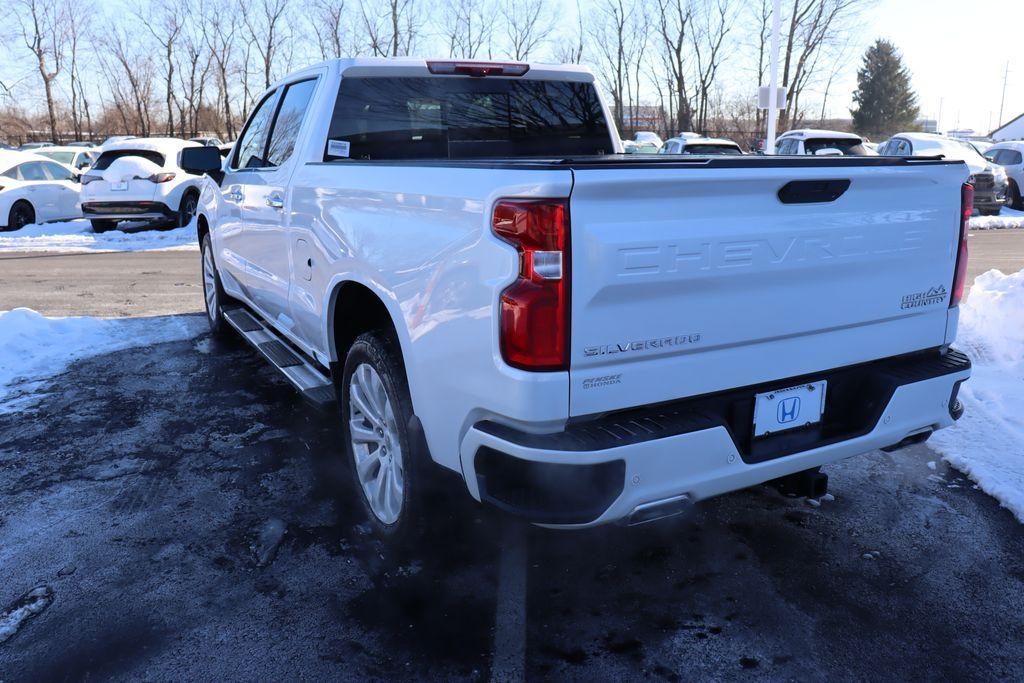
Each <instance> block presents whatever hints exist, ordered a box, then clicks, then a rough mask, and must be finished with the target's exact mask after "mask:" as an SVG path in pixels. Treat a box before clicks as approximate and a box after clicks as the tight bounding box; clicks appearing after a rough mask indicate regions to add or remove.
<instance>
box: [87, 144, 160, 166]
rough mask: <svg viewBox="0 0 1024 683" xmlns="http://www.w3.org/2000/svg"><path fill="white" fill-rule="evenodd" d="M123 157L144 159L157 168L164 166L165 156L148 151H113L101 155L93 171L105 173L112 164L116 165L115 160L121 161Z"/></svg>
mask: <svg viewBox="0 0 1024 683" xmlns="http://www.w3.org/2000/svg"><path fill="white" fill-rule="evenodd" d="M121 157H142V158H143V159H148V160H149V161H152V162H153V163H154V164H156V165H157V166H163V165H164V155H163V154H160V153H158V152H151V151H150V150H148V149H112V150H110V151H109V152H104V153H103V154H101V155H100V158H99V159H97V160H96V163H95V164H93V165H92V170H94V171H104V170H106V169H108V168H109V167H110V164H112V163H114V159H120V158H121Z"/></svg>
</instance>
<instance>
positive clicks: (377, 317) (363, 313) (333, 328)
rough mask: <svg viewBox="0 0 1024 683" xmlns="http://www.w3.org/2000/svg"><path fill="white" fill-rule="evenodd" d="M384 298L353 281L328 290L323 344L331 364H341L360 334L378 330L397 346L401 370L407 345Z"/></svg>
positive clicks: (340, 282)
mask: <svg viewBox="0 0 1024 683" xmlns="http://www.w3.org/2000/svg"><path fill="white" fill-rule="evenodd" d="M385 298H387V297H384V296H381V295H380V293H378V292H377V291H375V290H374V289H373V288H372V287H371V286H369V285H367V284H365V283H363V282H359V281H357V280H342V281H339V282H336V283H335V284H334V285H333V287H332V288H331V293H330V296H329V298H328V303H327V307H326V312H327V316H326V323H327V329H326V331H325V332H326V342H327V350H328V353H329V354H330V360H331V362H332V364H334V363H343V362H344V360H345V354H346V353H347V352H348V349H349V348H351V346H352V343H353V342H354V341H355V340H356V338H357V337H358V336H359V335H360V334H363V333H364V332H370V331H372V330H382V331H383V332H384V333H385V334H388V335H389V336H391V337H392V338H393V339H394V340H395V341H396V342H397V343H398V346H399V349H400V350H401V352H402V356H403V358H401V359H400V360H401V361H402V364H403V366H404V364H405V359H404V356H405V352H406V347H407V341H406V340H405V339H403V335H401V334H399V331H398V330H399V328H398V326H397V325H396V323H395V314H394V313H393V312H392V310H391V307H389V306H388V304H387V303H386V301H385Z"/></svg>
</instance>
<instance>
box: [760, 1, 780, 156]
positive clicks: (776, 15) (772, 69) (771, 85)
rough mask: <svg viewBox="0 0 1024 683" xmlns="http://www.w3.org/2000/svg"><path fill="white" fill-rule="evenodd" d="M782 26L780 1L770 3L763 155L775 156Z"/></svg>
mask: <svg viewBox="0 0 1024 683" xmlns="http://www.w3.org/2000/svg"><path fill="white" fill-rule="evenodd" d="M781 24H782V0H773V1H772V52H771V54H770V55H769V56H768V64H769V67H768V74H769V75H768V135H767V137H766V138H765V141H764V152H765V154H775V122H776V121H777V120H778V117H779V110H778V109H777V107H778V104H779V102H778V99H779V31H780V30H781Z"/></svg>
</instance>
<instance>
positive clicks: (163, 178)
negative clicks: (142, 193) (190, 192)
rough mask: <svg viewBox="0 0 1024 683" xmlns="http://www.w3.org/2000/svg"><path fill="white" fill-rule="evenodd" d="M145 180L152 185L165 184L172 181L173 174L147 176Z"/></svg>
mask: <svg viewBox="0 0 1024 683" xmlns="http://www.w3.org/2000/svg"><path fill="white" fill-rule="evenodd" d="M147 180H149V181H150V182H153V183H166V182H168V181H171V180H174V174H173V173H154V174H153V175H151V176H149V178H148V179H147Z"/></svg>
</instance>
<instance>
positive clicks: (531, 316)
mask: <svg viewBox="0 0 1024 683" xmlns="http://www.w3.org/2000/svg"><path fill="white" fill-rule="evenodd" d="M491 225H492V228H493V230H494V234H496V235H497V236H498V237H501V238H502V239H504V240H506V241H507V242H509V243H511V244H513V245H514V246H515V247H516V249H518V250H519V277H518V278H517V279H516V281H515V282H513V283H512V284H511V285H509V286H508V287H507V288H506V289H505V291H503V292H502V293H501V302H500V303H501V321H500V335H501V354H502V357H503V358H504V359H505V362H506V363H508V364H509V365H511V366H513V367H517V368H520V369H523V370H535V371H555V370H566V369H568V367H569V312H570V309H569V205H568V203H567V202H566V201H565V200H564V199H504V200H501V201H499V202H498V203H497V204H495V205H494V214H493V219H492V223H491Z"/></svg>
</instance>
